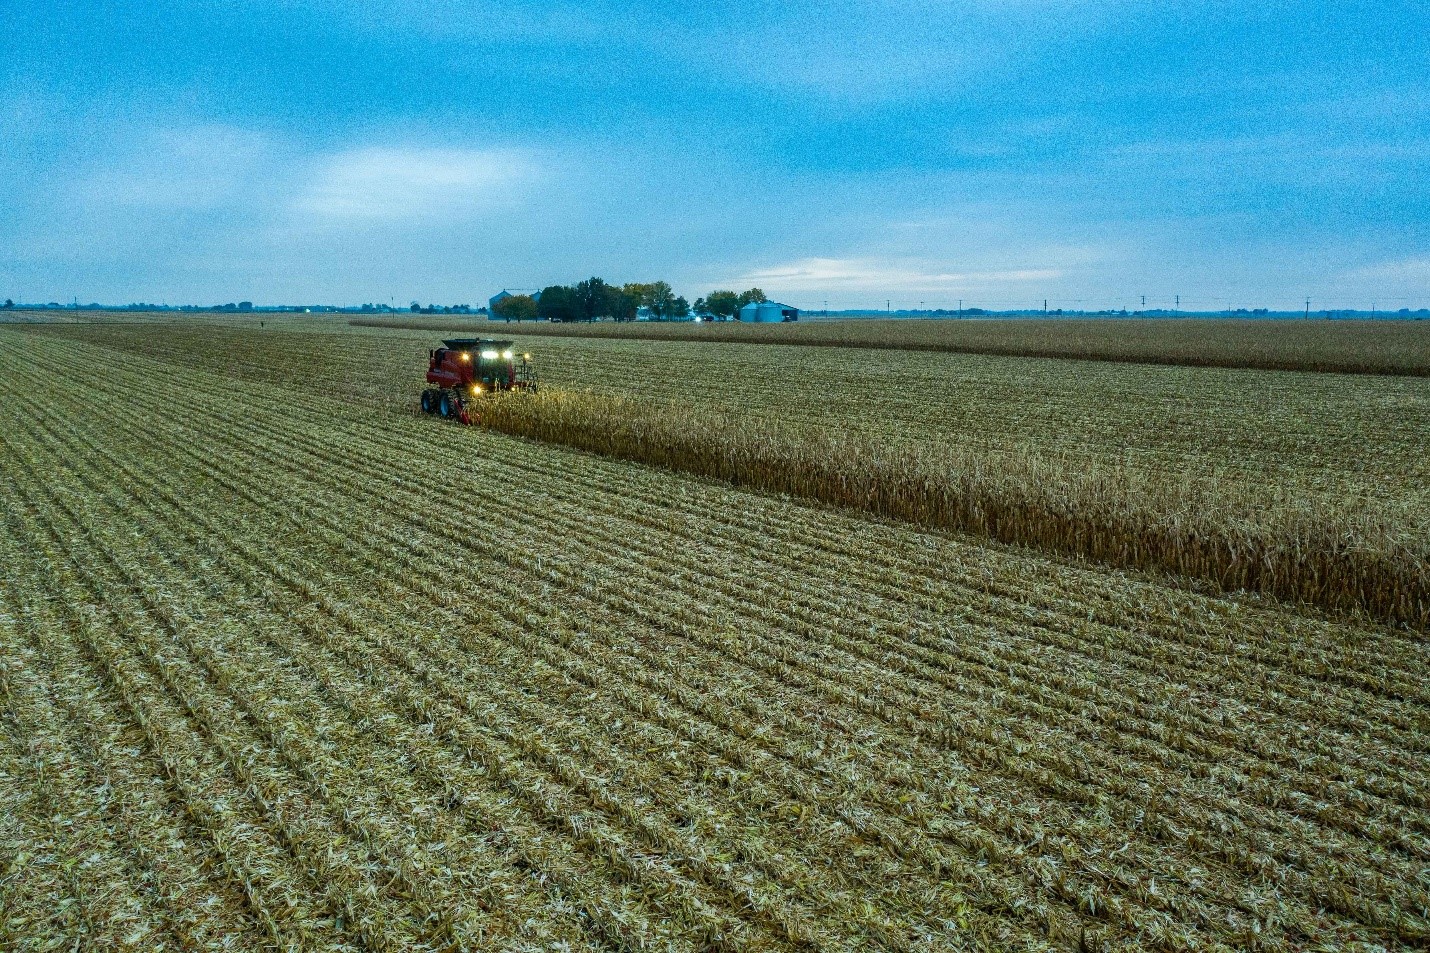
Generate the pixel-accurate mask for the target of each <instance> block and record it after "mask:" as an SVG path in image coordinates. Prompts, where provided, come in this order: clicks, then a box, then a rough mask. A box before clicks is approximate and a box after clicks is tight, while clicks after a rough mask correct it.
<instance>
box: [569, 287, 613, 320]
mask: <svg viewBox="0 0 1430 953" xmlns="http://www.w3.org/2000/svg"><path fill="white" fill-rule="evenodd" d="M615 291H616V289H614V288H612V287H611V286H610V285H608V284H606V282H605V281H603V280H602V279H600V278H587V279H586V280H585V281H583V282H581V283H580V284H579V285H577V286H576V299H577V301H578V302H579V303H580V306H581V317H583V318H585V319H586V320H587V321H591V320H594V319H596V318H599V317H602V316H604V315H609V314H610V313H611V304H612V301H611V295H612V293H613V292H615ZM617 293H618V292H617Z"/></svg>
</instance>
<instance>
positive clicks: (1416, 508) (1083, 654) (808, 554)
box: [0, 324, 1430, 950]
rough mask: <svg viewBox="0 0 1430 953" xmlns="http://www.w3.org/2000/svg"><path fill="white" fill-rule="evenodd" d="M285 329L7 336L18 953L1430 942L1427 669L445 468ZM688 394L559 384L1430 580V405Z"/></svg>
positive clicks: (1253, 616) (864, 381)
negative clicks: (1365, 521) (1155, 482)
mask: <svg viewBox="0 0 1430 953" xmlns="http://www.w3.org/2000/svg"><path fill="white" fill-rule="evenodd" d="M285 327H286V329H280V328H285ZM280 328H275V327H273V326H270V327H269V328H267V329H255V328H251V327H231V328H216V327H210V326H199V325H195V326H192V327H190V326H174V327H163V328H159V327H147V328H146V327H82V326H70V327H63V328H60V327H29V328H26V329H24V330H15V329H0V372H2V373H0V394H3V400H0V461H3V466H0V481H3V487H4V497H3V499H4V501H5V502H4V507H3V511H0V516H3V521H4V522H3V525H4V531H3V532H0V573H2V574H3V576H0V581H2V582H3V588H0V660H2V661H3V669H0V698H3V702H4V707H3V709H0V719H3V725H4V729H5V730H4V731H3V732H0V743H3V745H4V746H5V748H4V750H5V754H4V757H3V758H0V766H3V769H4V770H3V774H0V799H3V802H4V804H3V810H0V863H3V864H4V865H5V868H6V872H5V874H4V876H5V880H4V883H5V888H4V891H3V893H0V904H3V910H0V930H3V931H4V932H3V934H0V946H4V947H5V948H19V949H45V948H50V947H52V946H54V945H55V943H56V941H59V943H60V944H62V945H65V946H69V945H71V944H72V943H73V942H75V941H78V943H79V945H81V946H84V945H86V944H88V945H91V946H93V947H95V948H131V949H154V948H158V947H159V946H161V945H163V946H164V947H166V948H184V949H190V948H212V949H222V948H249V949H259V948H272V949H314V950H317V949H333V950H338V949H373V950H377V949H382V950H398V949H512V950H516V949H591V950H600V949H625V950H643V949H670V950H697V949H729V950H761V949H765V950H785V949H791V950H792V949H849V950H853V949H888V950H958V949H1021V950H1069V949H1097V950H1118V949H1127V950H1131V949H1163V950H1208V949H1212V950H1216V949H1222V950H1236V949H1283V950H1293V949H1345V948H1353V947H1356V946H1357V945H1358V946H1359V947H1360V948H1362V949H1376V948H1384V949H1411V948H1418V947H1421V946H1423V945H1424V944H1425V943H1426V942H1430V921H1427V910H1430V878H1427V875H1426V870H1427V866H1428V865H1427V861H1430V758H1427V747H1430V739H1427V736H1426V729H1427V726H1430V689H1427V686H1426V681H1425V677H1424V676H1425V671H1426V664H1427V661H1430V659H1427V654H1430V652H1427V645H1426V636H1425V634H1424V632H1423V631H1422V630H1420V629H1418V628H1416V627H1414V626H1410V625H1406V624H1404V623H1397V624H1395V625H1389V624H1383V623H1381V622H1377V621H1375V619H1374V618H1373V617H1371V616H1370V615H1368V614H1366V613H1359V614H1357V613H1355V612H1350V613H1340V614H1337V615H1334V616H1333V615H1328V614H1324V613H1321V612H1319V611H1318V610H1316V609H1314V608H1307V607H1298V606H1292V605H1287V604H1284V603H1282V602H1278V601H1276V600H1274V599H1271V598H1267V597H1265V596H1250V595H1237V594H1215V593H1211V592H1200V593H1199V592H1197V591H1194V588H1195V587H1193V586H1189V585H1187V584H1186V583H1185V581H1184V580H1177V579H1173V578H1171V577H1162V576H1159V575H1157V574H1155V573H1147V572H1133V571H1120V570H1117V569H1114V568H1110V567H1108V566H1105V565H1100V564H1097V563H1094V562H1085V561H1079V560H1070V559H1066V558H1062V557H1059V556H1055V555H1051V554H1048V553H1046V552H1041V551H1039V550H1038V549H1037V548H1036V547H1030V546H1024V547H1017V548H1015V547H1009V546H1003V545H999V544H997V543H993V542H989V541H988V540H987V539H986V538H983V537H980V536H977V535H970V534H960V533H952V532H947V531H944V530H939V529H935V528H931V527H928V526H923V525H920V524H918V523H916V522H912V521H895V520H888V519H880V518H875V517H873V516H870V515H868V514H867V513H864V512H860V511H859V510H858V509H857V508H853V507H843V508H834V507H830V506H825V505H819V504H817V503H815V502H810V501H809V500H807V499H803V498H801V497H799V496H797V495H793V494H791V495H785V496H779V495H772V494H768V493H756V492H749V491H747V490H742V489H738V488H735V487H733V486H731V485H730V483H729V482H728V481H725V482H721V481H712V480H706V479H701V478H699V477H697V476H694V475H691V474H688V473H681V472H672V471H671V470H669V469H662V468H655V467H649V466H642V465H640V464H639V463H637V462H633V461H629V460H619V459H612V458H611V457H609V456H602V455H598V454H592V453H579V452H575V451H573V450H571V449H568V448H565V447H561V446H554V445H551V444H549V443H543V442H538V441H533V440H521V439H515V438H513V437H511V436H507V435H505V434H501V433H494V432H490V431H488V430H484V429H482V428H458V427H452V426H445V425H442V424H440V423H438V422H436V421H433V420H428V419H424V418H420V417H417V416H415V415H413V414H412V413H411V404H412V401H413V396H414V394H415V391H416V387H417V385H416V380H417V378H418V377H419V376H420V375H419V374H418V373H417V371H418V369H420V366H421V364H420V359H421V358H422V357H423V356H424V355H425V348H426V346H427V343H428V342H427V339H426V337H425V336H419V335H415V334H413V333H411V332H393V331H387V330H381V329H363V330H361V331H359V330H352V331H344V332H341V333H332V332H331V331H330V330H328V329H325V328H323V327H322V326H320V325H315V324H301V325H300V324H294V325H287V326H282V325H280ZM679 347H683V348H684V350H665V351H662V350H660V348H679ZM692 347H697V345H678V344H675V343H668V342H655V343H650V342H626V341H616V342H601V343H600V345H599V346H596V345H594V344H592V343H591V342H584V341H580V342H571V341H565V340H563V339H557V338H543V339H541V340H540V341H539V342H533V344H532V350H533V352H536V353H537V354H538V356H539V358H540V361H541V366H542V367H543V368H544V369H545V373H546V378H545V381H546V382H547V383H548V384H549V385H551V388H550V389H552V390H553V391H554V392H555V393H556V394H558V395H559V394H561V393H562V392H563V391H565V392H568V393H569V394H573V395H575V396H574V397H570V398H569V399H570V400H573V401H581V400H591V401H596V402H597V403H595V404H593V405H592V406H594V407H596V408H597V409H600V410H609V409H611V408H626V409H632V408H634V410H633V412H637V413H650V412H651V409H652V408H655V409H657V410H669V411H670V412H671V413H675V412H676V410H675V408H677V406H679V405H684V406H685V407H686V408H687V412H689V413H693V414H695V415H697V416H703V417H705V418H708V419H709V420H712V421H716V422H717V423H718V424H719V426H725V425H726V422H728V420H729V419H730V418H737V419H736V421H735V422H736V423H737V424H741V425H742V426H743V423H742V421H743V420H744V418H746V417H748V418H749V419H751V420H754V421H755V422H756V423H757V424H759V426H760V427H764V428H767V429H766V430H762V431H760V433H761V434H762V435H766V434H767V433H773V432H785V431H781V430H779V428H787V430H788V432H789V433H791V434H794V435H796V436H798V437H799V438H800V439H805V438H809V439H814V438H813V437H810V436H809V435H810V434H822V433H826V432H828V431H831V430H840V429H844V430H849V431H851V432H853V433H855V434H856V435H857V439H858V440H860V441H865V443H862V444H860V445H861V446H867V447H874V448H883V449H884V450H887V451H888V452H890V453H895V452H896V451H897V452H904V451H901V450H899V448H901V447H904V448H913V447H915V445H922V444H927V443H929V442H930V441H932V440H935V439H936V440H937V441H940V442H941V444H940V445H946V446H947V447H952V448H957V449H959V451H960V452H963V453H966V454H968V455H972V456H967V457H965V459H975V458H976V459H978V460H988V461H1000V460H1001V461H1004V469H1007V468H1008V467H1009V466H1013V465H1015V464H1010V463H1008V461H1022V462H1023V463H1026V462H1027V460H1028V459H1029V457H1030V454H1031V455H1032V457H1035V458H1036V459H1037V461H1038V462H1039V463H1040V465H1042V464H1043V463H1047V464H1048V465H1051V463H1053V462H1056V463H1058V465H1060V466H1065V467H1067V466H1081V467H1084V468H1087V469H1089V470H1091V471H1092V472H1096V473H1104V472H1110V473H1140V474H1144V475H1150V476H1149V479H1150V478H1152V477H1156V478H1158V479H1161V478H1162V477H1163V475H1174V474H1176V473H1178V472H1179V471H1180V470H1182V469H1184V468H1191V469H1193V470H1196V471H1198V472H1200V471H1203V470H1204V471H1206V472H1209V473H1216V474H1222V475H1224V477H1225V479H1226V481H1227V482H1228V483H1229V484H1231V485H1233V486H1234V487H1235V488H1236V489H1235V492H1234V496H1235V498H1237V499H1243V498H1244V499H1250V500H1252V501H1256V500H1275V499H1282V498H1284V499H1288V500H1289V499H1291V498H1293V497H1295V496H1297V495H1298V494H1303V495H1305V496H1306V498H1308V499H1309V498H1314V500H1316V501H1317V503H1316V505H1317V506H1318V507H1319V508H1320V509H1319V510H1318V511H1324V512H1327V513H1331V514H1337V513H1339V514H1343V517H1344V518H1346V519H1351V518H1355V519H1361V518H1368V517H1366V516H1365V514H1367V513H1370V514H1374V515H1377V517H1383V518H1384V521H1385V522H1387V523H1393V522H1394V519H1396V518H1399V517H1397V516H1396V514H1400V516H1403V517H1404V518H1405V522H1403V523H1400V524H1398V525H1401V526H1402V527H1403V533H1404V535H1405V537H1406V538H1407V539H1408V540H1409V545H1412V546H1413V545H1419V544H1420V540H1421V537H1420V536H1418V535H1417V534H1419V533H1421V531H1422V528H1423V526H1424V522H1423V519H1424V517H1423V513H1424V507H1425V499H1424V495H1423V494H1424V492H1425V491H1424V484H1423V468H1424V467H1425V463H1424V461H1423V459H1422V458H1421V457H1420V456H1419V455H1418V454H1415V453H1413V452H1412V449H1413V446H1414V445H1415V442H1416V441H1417V440H1420V441H1423V438H1424V435H1425V433H1426V432H1427V430H1426V429H1425V423H1424V419H1425V418H1424V414H1425V413H1426V410H1425V399H1424V394H1423V392H1422V391H1421V390H1417V389H1416V388H1415V387H1414V386H1412V385H1413V384H1414V382H1413V381H1409V380H1403V379H1390V378H1380V377H1354V378H1352V377H1337V378H1334V379H1335V380H1337V381H1346V382H1350V383H1347V384H1341V385H1331V384H1328V383H1325V382H1324V381H1323V380H1322V379H1321V378H1320V377H1319V376H1317V375H1284V378H1286V379H1283V377H1277V376H1271V377H1269V378H1262V377H1248V378H1247V379H1248V380H1249V381H1251V384H1250V386H1248V387H1246V388H1243V389H1238V388H1235V387H1232V386H1230V385H1226V386H1218V387H1212V386H1210V385H1209V384H1208V380H1210V379H1209V378H1207V377H1206V376H1205V375H1207V374H1210V373H1213V372H1210V371H1206V370H1201V371H1195V372H1193V371H1191V370H1189V369H1180V368H1176V369H1174V368H1160V369H1153V370H1156V371H1158V372H1160V373H1161V374H1163V375H1175V374H1184V373H1185V374H1189V375H1195V374H1200V375H1203V376H1200V377H1198V376H1189V377H1186V378H1181V377H1177V376H1162V377H1157V376H1149V377H1147V378H1130V379H1129V378H1126V377H1123V378H1122V379H1121V383H1120V384H1119V382H1118V380H1117V379H1115V378H1113V377H1108V378H1096V377H1094V378H1089V377H1088V376H1087V375H1088V374H1089V368H1091V367H1094V365H1089V364H1086V363H1084V364H1079V365H1077V367H1076V369H1075V370H1066V369H1065V366H1064V365H1063V364H1061V363H1059V362H1052V361H1047V362H1033V361H1030V362H1027V363H1026V365H1024V364H1016V363H1015V364H1012V365H1004V364H1001V363H999V362H998V361H992V360H991V359H988V358H972V357H959V356H955V355H943V354H936V355H910V356H907V357H906V358H903V359H901V360H898V361H894V362H892V363H891V364H888V365H886V364H884V363H882V362H883V361H884V360H886V359H887V357H888V355H886V356H885V357H882V358H879V359H878V360H876V361H875V360H873V359H872V358H870V360H871V361H872V362H873V363H872V364H871V365H864V364H857V365H855V366H851V365H849V364H846V363H840V362H843V361H848V360H854V359H855V358H857V356H858V355H854V354H848V355H846V354H843V353H842V352H841V353H840V354H837V355H833V357H831V358H829V360H831V361H833V362H834V363H830V364H824V363H820V361H823V360H825V358H824V357H823V355H825V354H833V349H819V355H820V357H819V358H818V359H817V360H816V359H815V358H813V357H811V358H809V359H807V360H799V361H795V360H791V359H790V355H791V354H792V353H793V352H798V351H802V349H796V348H787V347H786V348H775V347H771V348H758V347H751V346H748V345H720V346H716V345H699V347H720V348H726V349H729V350H720V351H709V352H699V351H692V350H690V348H692ZM741 348H743V349H744V350H741ZM775 352H778V354H776V353H775ZM894 356H899V355H894ZM836 359H837V360H836ZM925 361H928V362H942V363H922V362H925ZM950 362H953V363H950ZM959 362H966V363H959ZM870 367H872V368H873V369H872V370H871V369H870ZM960 369H961V370H960ZM1128 372H1129V367H1128V366H1125V365H1124V366H1119V367H1117V368H1115V369H1114V368H1109V369H1108V372H1107V373H1108V374H1110V375H1111V374H1120V375H1126V374H1127V373H1128ZM1148 373H1149V374H1150V373H1151V372H1150V371H1149V372H1148ZM1215 373H1229V372H1215ZM1243 373H1244V372H1243ZM1290 378H1294V380H1292V379H1290ZM1302 378H1304V379H1302ZM1089 379H1092V380H1095V381H1097V382H1098V383H1097V388H1096V389H1091V390H1084V391H1083V392H1082V396H1081V397H1079V396H1078V393H1077V387H1078V386H1079V382H1082V383H1083V384H1084V385H1085V386H1088V385H1087V384H1086V382H1087V381H1088V380H1089ZM1336 386H1341V387H1351V388H1354V389H1352V390H1349V391H1348V390H1343V389H1342V390H1337V389H1335V388H1336ZM1422 386H1423V385H1422ZM1040 387H1041V389H1039V388H1040ZM1118 387H1120V388H1121V389H1120V390H1118V391H1117V393H1119V394H1120V395H1121V397H1120V400H1119V402H1117V403H1114V404H1109V403H1107V402H1106V401H1104V402H1103V403H1102V404H1100V405H1099V404H1096V403H1092V404H1090V403H1089V402H1090V401H1092V399H1093V398H1092V396H1090V395H1099V394H1103V393H1105V392H1106V391H1107V390H1108V389H1109V388H1118ZM1159 388H1160V389H1159ZM1322 388H1325V389H1322ZM975 395H982V399H981V403H980V402H977V401H975ZM600 401H609V403H600ZM920 403H922V405H923V410H922V412H920V410H919V406H920ZM1168 405H1170V406H1168ZM1318 405H1319V406H1320V411H1321V413H1320V414H1319V415H1320V416H1323V417H1324V418H1325V422H1324V428H1323V431H1317V430H1315V429H1313V428H1312V427H1311V425H1310V424H1309V423H1307V422H1306V421H1305V418H1306V416H1307V415H1310V414H1313V413H1315V412H1316V408H1317V406H1318ZM513 406H515V405H513ZM533 406H544V405H540V404H538V403H536V402H533ZM1109 407H1112V408H1114V409H1119V410H1120V414H1119V413H1112V412H1110V411H1109V409H1108V408H1109ZM1228 407H1234V408H1236V409H1238V410H1239V415H1240V416H1239V419H1238V416H1237V415H1234V414H1230V413H1228V412H1227V411H1226V408H1228ZM1328 407H1336V408H1338V409H1337V412H1335V413H1328V412H1326V411H1327V408H1328ZM1159 415H1161V416H1159ZM494 416H496V415H495V414H494ZM679 419H680V420H681V421H685V420H688V419H689V418H679ZM1176 421H1184V426H1183V427H1182V428H1180V429H1179V428H1178V427H1177V426H1174V425H1173V424H1174V423H1175V422H1176ZM917 426H923V427H925V428H928V429H925V430H923V431H920V432H918V433H916V432H915V431H914V429H913V428H915V427H917ZM769 428H774V429H769ZM1218 428H1219V429H1218ZM1321 432H1324V434H1325V440H1324V441H1321V440H1317V439H1316V437H1317V434H1318V433H1321ZM919 433H922V434H923V436H922V437H920V436H919ZM930 434H933V435H934V436H933V437H930V436H929V435H930ZM1198 434H1204V435H1205V437H1206V439H1204V440H1203V439H1198ZM964 435H966V439H967V442H966V443H960V441H962V440H964ZM1040 438H1041V439H1040ZM1030 443H1031V444H1032V448H1031V449H1029V444H1030ZM889 448H893V449H889ZM907 452H908V453H913V452H914V451H913V450H912V449H909V450H908V451H907ZM1016 465H1018V466H1021V465H1022V463H1018V464H1016ZM1100 468H1106V469H1105V470H1104V469H1100ZM1029 472H1031V471H1028V470H1018V471H1017V473H1018V474H1020V475H1024V476H1025V475H1026V474H1027V473H1029ZM1258 475H1259V479H1260V482H1261V483H1262V484H1265V486H1266V489H1265V491H1264V492H1265V494H1266V495H1264V496H1261V497H1257V496H1255V493H1256V492H1258V491H1257V490H1256V486H1257V484H1258ZM1417 480H1418V481H1419V482H1418V483H1417ZM1278 494H1279V496H1278ZM1227 498H1228V499H1231V498H1233V497H1232V496H1230V495H1229V496H1228V497H1227ZM1338 507H1339V508H1338ZM1347 513H1349V514H1351V515H1350V516H1344V514H1347ZM1417 520H1418V521H1420V522H1417ZM1357 525H1360V524H1357Z"/></svg>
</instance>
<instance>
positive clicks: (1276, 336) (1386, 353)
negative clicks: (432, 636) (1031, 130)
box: [351, 316, 1430, 376]
mask: <svg viewBox="0 0 1430 953" xmlns="http://www.w3.org/2000/svg"><path fill="white" fill-rule="evenodd" d="M351 323H352V324H354V325H358V326H367V327H391V328H399V329H419V330H439V331H447V332H458V331H477V332H480V333H483V334H490V333H496V334H500V335H508V334H516V333H520V334H526V335H548V334H549V335H557V336H560V337H596V338H617V339H622V338H624V339H636V340H657V341H665V340H676V341H686V340H691V341H722V342H742V343H754V344H805V345H815V346H824V347H862V348H895V349H901V350H924V351H949V352H954V353H961V354H993V355H1006V356H1024V357H1059V358H1069V359H1075V360H1092V361H1118V362H1131V363H1139V364H1178V365H1186V366H1192V367H1246V368H1260V369H1270V370H1308V371H1331V372H1339V373H1355V374H1401V375H1411V376H1426V375H1430V321H1241V320H1197V319H1179V320H1172V319H1168V320H1158V319H1108V320H1072V319H1067V320H1064V319H1057V320H1051V319H1050V320H1041V319H995V320H916V321H915V320H905V321H877V320H874V321H866V320H857V321H819V322H813V321H808V322H802V323H796V324H769V325H751V324H739V323H719V324H686V323H679V324H675V323H672V324H664V323H660V324H643V323H638V324H606V323H598V324H588V325H551V324H538V323H531V324H525V325H515V324H506V323H504V322H489V321H471V320H456V319H451V320H448V319H443V318H432V317H430V316H420V317H416V318H412V319H410V320H409V319H406V318H397V319H389V318H360V319H357V320H354V321H352V322H351Z"/></svg>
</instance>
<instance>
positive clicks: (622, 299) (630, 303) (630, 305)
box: [609, 288, 640, 321]
mask: <svg viewBox="0 0 1430 953" xmlns="http://www.w3.org/2000/svg"><path fill="white" fill-rule="evenodd" d="M609 307H610V315H611V317H613V318H615V319H616V320H617V321H634V320H635V319H636V309H637V308H639V307H640V305H639V304H638V303H637V302H636V299H635V298H634V297H632V296H631V295H628V294H626V293H625V292H624V291H622V290H621V289H619V288H612V289H611V301H610V305H609Z"/></svg>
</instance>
